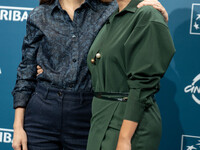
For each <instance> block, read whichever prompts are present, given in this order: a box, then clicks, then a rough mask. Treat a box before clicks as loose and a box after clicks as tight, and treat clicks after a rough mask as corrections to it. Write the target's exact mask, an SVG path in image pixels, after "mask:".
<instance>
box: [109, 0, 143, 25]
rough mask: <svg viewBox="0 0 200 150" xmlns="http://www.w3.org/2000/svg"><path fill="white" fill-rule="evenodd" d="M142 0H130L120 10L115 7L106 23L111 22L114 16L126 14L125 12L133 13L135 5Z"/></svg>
mask: <svg viewBox="0 0 200 150" xmlns="http://www.w3.org/2000/svg"><path fill="white" fill-rule="evenodd" d="M141 1H143V0H131V1H130V3H129V4H128V5H127V6H126V7H125V8H124V9H123V10H122V11H120V12H119V9H117V10H116V11H115V12H114V13H113V14H112V15H111V16H110V18H109V19H108V20H107V21H106V23H108V24H109V23H111V22H112V21H113V19H114V18H115V16H118V15H122V14H126V12H131V13H135V12H136V10H137V9H138V8H137V5H138V4H139V3H140V2H141Z"/></svg>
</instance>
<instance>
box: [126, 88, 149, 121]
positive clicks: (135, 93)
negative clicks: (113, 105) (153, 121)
mask: <svg viewBox="0 0 200 150" xmlns="http://www.w3.org/2000/svg"><path fill="white" fill-rule="evenodd" d="M139 95H140V89H130V92H129V96H128V101H127V103H126V110H125V114H124V119H125V120H130V121H133V122H138V123H139V122H140V120H141V118H142V116H143V113H144V110H145V103H142V102H141V100H140V96H139Z"/></svg>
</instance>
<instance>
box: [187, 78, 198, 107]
mask: <svg viewBox="0 0 200 150" xmlns="http://www.w3.org/2000/svg"><path fill="white" fill-rule="evenodd" d="M184 91H185V93H191V95H192V99H193V100H194V101H195V102H196V103H197V104H199V105H200V74H198V75H197V76H196V77H195V78H194V79H193V82H192V84H191V85H188V86H186V87H185V89H184Z"/></svg>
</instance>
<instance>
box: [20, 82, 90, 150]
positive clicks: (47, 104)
mask: <svg viewBox="0 0 200 150" xmlns="http://www.w3.org/2000/svg"><path fill="white" fill-rule="evenodd" d="M92 97H93V94H92V93H72V92H66V91H64V90H59V89H55V88H49V89H47V88H45V87H43V86H41V85H38V86H37V88H36V91H35V92H34V94H33V95H32V97H31V99H30V101H29V103H28V105H27V107H26V112H25V119H24V129H25V131H26V133H27V138H28V150H85V149H86V145H87V138H88V132H89V128H90V118H91V102H92Z"/></svg>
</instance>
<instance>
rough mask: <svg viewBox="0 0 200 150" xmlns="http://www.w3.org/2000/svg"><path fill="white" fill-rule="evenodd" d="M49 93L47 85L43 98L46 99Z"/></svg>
mask: <svg viewBox="0 0 200 150" xmlns="http://www.w3.org/2000/svg"><path fill="white" fill-rule="evenodd" d="M48 94H49V87H47V89H46V91H45V94H44V99H45V100H46V99H47V97H48Z"/></svg>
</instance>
